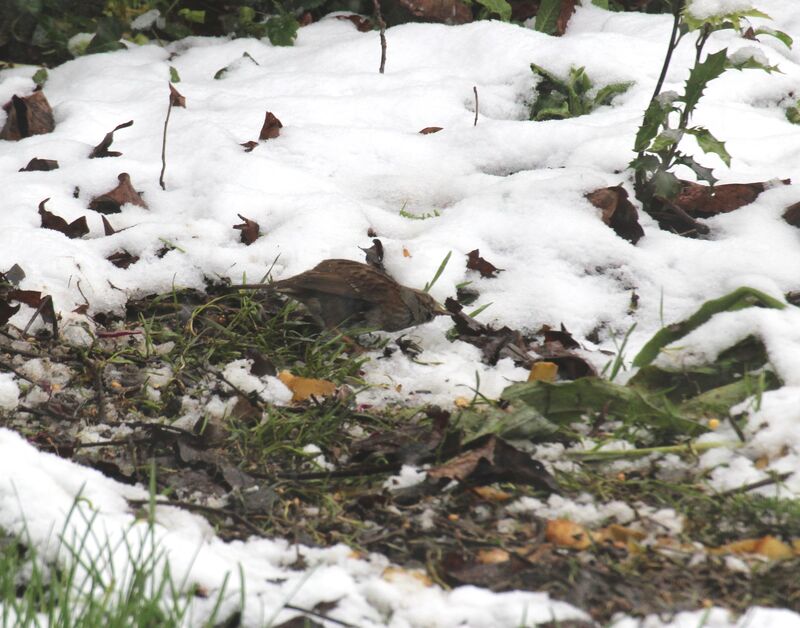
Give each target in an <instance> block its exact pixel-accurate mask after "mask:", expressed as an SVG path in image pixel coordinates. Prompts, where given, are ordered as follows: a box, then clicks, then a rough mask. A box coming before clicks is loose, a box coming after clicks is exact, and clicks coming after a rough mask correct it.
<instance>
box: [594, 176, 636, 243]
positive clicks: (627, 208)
mask: <svg viewBox="0 0 800 628" xmlns="http://www.w3.org/2000/svg"><path fill="white" fill-rule="evenodd" d="M586 198H587V199H588V200H589V202H590V203H591V204H592V205H594V206H595V207H597V208H599V209H601V210H602V212H603V214H602V218H603V222H604V223H606V224H607V225H608V226H609V227H611V228H612V229H613V230H614V233H616V234H617V235H618V236H619V237H621V238H624V239H625V240H627V241H628V242H630V243H631V244H636V243H637V242H638V241H639V240H640V239H641V238H642V236H643V235H644V229H642V226H641V225H640V224H639V212H637V211H636V208H635V207H634V206H633V203H631V202H630V200H628V193H627V192H626V191H625V188H623V187H622V186H621V185H615V186H613V187H608V188H600V189H598V190H595V191H594V192H590V193H589V194H587V195H586Z"/></svg>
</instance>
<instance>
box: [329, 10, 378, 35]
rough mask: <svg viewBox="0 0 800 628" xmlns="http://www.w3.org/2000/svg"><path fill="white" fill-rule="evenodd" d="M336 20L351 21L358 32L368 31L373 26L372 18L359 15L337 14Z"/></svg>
mask: <svg viewBox="0 0 800 628" xmlns="http://www.w3.org/2000/svg"><path fill="white" fill-rule="evenodd" d="M336 19H337V20H348V21H350V22H352V23H353V25H354V26H355V27H356V29H358V31H359V32H360V33H368V32H369V31H371V30H372V29H373V28H374V26H373V25H372V20H370V19H369V18H366V17H363V16H361V15H356V14H352V15H337V16H336Z"/></svg>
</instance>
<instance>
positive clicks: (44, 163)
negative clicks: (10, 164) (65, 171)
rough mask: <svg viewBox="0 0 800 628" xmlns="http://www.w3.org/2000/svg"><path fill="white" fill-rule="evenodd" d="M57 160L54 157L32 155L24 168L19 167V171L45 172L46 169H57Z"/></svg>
mask: <svg viewBox="0 0 800 628" xmlns="http://www.w3.org/2000/svg"><path fill="white" fill-rule="evenodd" d="M57 169H58V162H57V161H56V160H55V159H39V158H38V157H34V158H33V159H31V160H30V161H29V162H28V165H27V166H25V167H24V168H20V169H19V171H20V172H35V171H39V172H47V171H48V170H57Z"/></svg>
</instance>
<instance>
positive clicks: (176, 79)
mask: <svg viewBox="0 0 800 628" xmlns="http://www.w3.org/2000/svg"><path fill="white" fill-rule="evenodd" d="M169 82H170V83H180V82H181V75H180V74H178V70H176V69H175V68H174V67H172V66H169Z"/></svg>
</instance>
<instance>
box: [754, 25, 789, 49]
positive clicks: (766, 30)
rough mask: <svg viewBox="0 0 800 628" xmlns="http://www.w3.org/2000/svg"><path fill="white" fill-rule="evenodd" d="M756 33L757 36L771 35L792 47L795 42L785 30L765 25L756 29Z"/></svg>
mask: <svg viewBox="0 0 800 628" xmlns="http://www.w3.org/2000/svg"><path fill="white" fill-rule="evenodd" d="M755 35H756V36H758V35H769V36H770V37H774V38H775V39H777V40H778V41H780V42H781V43H783V44H784V45H785V46H786V47H787V48H791V47H792V44H793V43H794V40H793V39H792V38H791V37H790V36H789V35H787V34H786V33H784V32H783V31H778V30H774V29H771V28H765V27H763V26H762V27H761V28H757V29H756V30H755Z"/></svg>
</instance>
